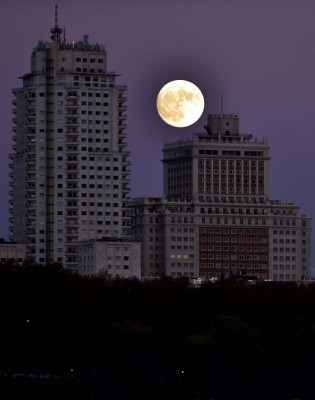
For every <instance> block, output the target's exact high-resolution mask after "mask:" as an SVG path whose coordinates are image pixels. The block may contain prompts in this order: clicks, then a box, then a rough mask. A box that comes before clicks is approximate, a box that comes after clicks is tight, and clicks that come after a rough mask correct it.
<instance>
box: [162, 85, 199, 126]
mask: <svg viewBox="0 0 315 400" xmlns="http://www.w3.org/2000/svg"><path fill="white" fill-rule="evenodd" d="M156 106H157V110H158V113H159V115H160V117H161V118H162V119H163V121H164V122H166V123H167V124H169V125H172V126H175V127H176V128H184V127H186V126H189V125H192V124H194V123H195V122H196V121H198V119H199V118H200V117H201V114H202V113H203V110H204V106H205V102H204V98H203V95H202V93H201V91H200V90H199V88H198V87H197V86H196V85H194V84H193V83H191V82H189V81H180V80H179V81H172V82H169V83H167V84H166V85H165V86H163V87H162V89H161V90H160V92H159V94H158V96H157V100H156Z"/></svg>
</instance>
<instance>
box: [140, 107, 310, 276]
mask: <svg viewBox="0 0 315 400" xmlns="http://www.w3.org/2000/svg"><path fill="white" fill-rule="evenodd" d="M205 128H206V130H207V133H205V134H197V135H195V136H194V137H193V138H192V139H183V140H179V141H176V142H171V143H165V145H164V148H163V165H164V198H140V199H134V200H133V202H132V226H133V237H134V239H136V240H141V241H142V244H143V246H142V268H143V270H142V271H143V275H145V276H156V275H168V276H175V277H180V276H187V277H199V276H200V277H205V278H206V277H208V278H210V277H213V276H222V274H225V273H231V272H233V273H242V274H244V273H246V274H247V275H251V276H252V275H254V276H256V277H257V278H259V279H275V280H286V281H290V280H293V281H296V280H301V279H308V278H310V274H311V254H310V239H311V219H310V217H309V216H306V215H303V214H301V213H300V212H299V207H298V205H297V204H295V203H282V202H280V201H278V200H270V199H269V184H268V163H269V159H270V157H269V145H268V142H267V141H266V140H262V141H259V140H257V139H255V138H253V137H252V135H242V134H240V132H239V119H238V116H237V115H226V114H219V115H210V116H209V118H208V124H207V126H206V127H205Z"/></svg>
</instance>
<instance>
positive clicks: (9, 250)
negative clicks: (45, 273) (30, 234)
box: [0, 239, 26, 263]
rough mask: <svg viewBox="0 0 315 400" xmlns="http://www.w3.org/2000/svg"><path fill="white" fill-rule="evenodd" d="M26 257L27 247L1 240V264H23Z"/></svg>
mask: <svg viewBox="0 0 315 400" xmlns="http://www.w3.org/2000/svg"><path fill="white" fill-rule="evenodd" d="M25 256H26V246H25V245H24V244H19V243H13V242H6V241H5V240H3V239H0V262H6V261H9V260H10V261H14V262H16V263H23V261H24V260H25Z"/></svg>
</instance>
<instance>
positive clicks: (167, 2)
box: [0, 0, 315, 273]
mask: <svg viewBox="0 0 315 400" xmlns="http://www.w3.org/2000/svg"><path fill="white" fill-rule="evenodd" d="M54 5H55V1H54V0H0V32H1V38H2V40H1V54H2V56H1V73H0V105H1V106H0V138H1V146H0V187H1V190H2V195H1V197H0V237H5V238H7V237H8V195H7V192H8V153H9V152H10V151H11V150H10V149H11V144H12V143H11V135H12V123H11V119H12V116H13V115H12V113H11V109H12V105H11V101H12V99H13V96H12V94H11V90H12V88H14V87H19V86H20V85H21V82H20V80H18V79H17V78H18V77H19V76H21V75H22V74H24V73H26V72H29V70H30V53H31V50H32V48H33V47H34V46H35V45H36V44H37V42H38V40H50V28H51V27H52V26H53V24H54ZM59 25H60V26H61V27H64V26H65V27H66V36H67V40H68V41H72V40H81V39H82V36H83V34H88V35H89V37H90V42H91V43H93V42H97V43H99V44H104V45H105V46H106V49H107V52H108V68H109V70H111V71H115V72H117V73H119V74H121V76H120V77H119V78H118V82H119V83H121V84H126V85H127V86H128V91H127V97H128V120H127V123H128V143H129V149H130V150H131V162H132V175H131V189H132V193H131V195H132V197H135V196H143V195H149V196H158V195H162V163H161V161H160V160H161V157H162V151H161V149H162V145H163V142H164V140H165V139H166V140H173V139H174V140H175V139H179V138H182V137H189V136H191V134H192V133H196V132H201V131H203V130H204V129H203V126H204V125H205V123H206V118H207V115H208V114H209V113H215V112H219V111H220V102H221V101H220V97H221V93H222V92H223V94H224V108H223V111H224V112H225V113H238V114H239V117H240V127H241V130H242V131H243V132H244V133H252V134H253V135H254V136H257V137H258V138H262V137H263V136H267V137H268V139H269V142H270V146H271V152H270V153H271V157H272V160H271V161H270V197H271V198H272V199H279V200H282V201H294V200H295V201H297V202H298V204H299V205H300V207H301V211H302V212H303V213H305V214H310V215H311V216H313V217H314V214H315V179H314V172H315V157H314V147H315V137H314V136H315V2H314V0H59ZM175 79H184V80H190V81H192V82H193V83H194V84H196V85H197V86H198V87H199V88H200V89H201V91H202V92H203V94H204V97H205V111H204V113H203V115H202V117H201V119H200V120H199V121H198V122H197V123H196V124H194V125H192V126H191V127H188V128H181V129H178V128H172V127H170V126H168V125H166V124H165V123H164V122H163V121H162V120H161V119H160V117H159V116H158V114H157V112H156V105H155V102H156V96H157V93H158V92H159V90H160V88H161V87H162V86H163V85H164V84H165V83H167V82H168V81H170V80H175ZM313 237H314V238H315V234H313ZM314 250H315V239H313V254H315V251H314ZM313 258H314V257H313ZM313 265H314V267H315V262H314V261H313ZM314 272H315V271H314ZM314 272H313V273H314Z"/></svg>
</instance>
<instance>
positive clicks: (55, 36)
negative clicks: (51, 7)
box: [50, 1, 62, 43]
mask: <svg viewBox="0 0 315 400" xmlns="http://www.w3.org/2000/svg"><path fill="white" fill-rule="evenodd" d="M50 32H51V34H52V35H51V39H52V41H53V42H54V43H60V37H61V33H62V29H61V28H59V26H58V3H57V1H56V4H55V26H54V27H53V28H51V30H50Z"/></svg>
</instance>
